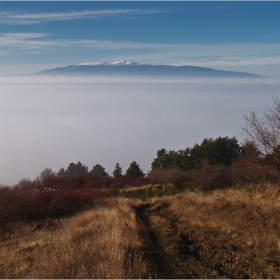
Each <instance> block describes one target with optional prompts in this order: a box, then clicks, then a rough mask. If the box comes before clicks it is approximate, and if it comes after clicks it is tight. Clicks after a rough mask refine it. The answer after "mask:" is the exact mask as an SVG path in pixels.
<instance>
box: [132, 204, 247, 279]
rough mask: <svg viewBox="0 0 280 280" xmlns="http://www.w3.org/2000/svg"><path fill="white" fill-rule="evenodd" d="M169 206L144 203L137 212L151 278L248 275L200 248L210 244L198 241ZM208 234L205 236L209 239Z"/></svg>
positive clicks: (240, 276)
mask: <svg viewBox="0 0 280 280" xmlns="http://www.w3.org/2000/svg"><path fill="white" fill-rule="evenodd" d="M168 207H169V205H168V204H160V205H152V204H149V203H147V204H143V205H142V206H141V207H139V208H138V209H137V211H136V212H137V216H138V222H139V224H140V225H141V228H142V237H143V239H144V240H145V258H146V260H147V263H148V267H149V270H150V272H151V275H152V277H153V278H165V279H172V278H173V279H174V278H185V279H188V278H243V279H244V278H248V276H247V275H246V273H243V272H242V271H240V270H239V272H237V271H235V270H234V267H232V268H230V266H227V265H226V264H225V263H222V262H221V260H219V258H216V260H215V257H214V255H213V256H212V254H215V252H212V253H211V252H208V251H207V250H206V248H203V247H204V246H209V244H210V243H208V241H207V240H206V244H205V243H202V242H199V241H197V240H196V238H194V235H193V234H192V232H191V231H188V230H186V228H184V227H182V226H181V225H180V223H179V222H178V221H177V220H176V218H175V217H174V216H172V214H171V212H170V211H168ZM195 234H197V233H195ZM209 234H210V235H211V233H209ZM213 234H214V233H213ZM215 234H216V233H215ZM215 234H214V235H215ZM210 235H209V236H207V238H208V237H209V238H211V237H210ZM214 237H215V236H214ZM217 238H219V237H217V236H216V239H217ZM224 250H225V251H230V250H231V248H224Z"/></svg>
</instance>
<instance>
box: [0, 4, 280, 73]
mask: <svg viewBox="0 0 280 280" xmlns="http://www.w3.org/2000/svg"><path fill="white" fill-rule="evenodd" d="M279 14H280V2H161V1H160V2H134V1H132V2H130V1H129V2H118V1H114V2H75V1H71V2H68V1H67V2H36V1H35V2H33V1H31V2H25V1H20V2H9V1H8V2H0V61H1V64H0V74H17V73H19V74H20V73H32V72H35V71H39V70H43V69H46V68H53V67H58V66H65V65H69V64H77V63H83V62H91V61H116V60H129V61H135V62H138V63H150V64H171V65H196V66H202V67H211V68H215V69H222V70H233V71H246V72H252V73H256V74H261V75H265V76H268V77H280V17H279Z"/></svg>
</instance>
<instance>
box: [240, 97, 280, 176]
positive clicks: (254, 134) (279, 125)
mask: <svg viewBox="0 0 280 280" xmlns="http://www.w3.org/2000/svg"><path fill="white" fill-rule="evenodd" d="M272 105H273V106H272V108H271V109H270V110H269V112H264V114H263V118H257V117H256V114H255V112H251V113H250V115H249V116H244V119H245V121H246V125H245V127H243V128H242V130H243V131H244V132H245V134H246V135H247V137H248V140H249V141H251V142H252V143H253V144H254V146H255V147H256V148H257V150H258V152H259V157H258V162H259V163H261V164H265V165H269V166H271V167H273V168H274V169H275V170H277V172H279V173H280V99H279V97H278V96H276V95H274V96H273V103H272Z"/></svg>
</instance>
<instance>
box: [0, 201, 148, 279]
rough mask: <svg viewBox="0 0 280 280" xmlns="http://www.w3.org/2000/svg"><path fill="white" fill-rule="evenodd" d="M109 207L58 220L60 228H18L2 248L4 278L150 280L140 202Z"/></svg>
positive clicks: (111, 203)
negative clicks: (141, 232)
mask: <svg viewBox="0 0 280 280" xmlns="http://www.w3.org/2000/svg"><path fill="white" fill-rule="evenodd" d="M108 203H109V205H108ZM108 203H107V205H106V207H102V206H101V207H98V208H95V209H92V210H89V211H86V212H82V213H80V214H77V215H76V216H73V217H72V218H64V219H60V220H56V221H55V225H56V226H55V227H51V228H47V227H43V228H42V229H41V230H37V231H34V225H33V226H26V225H25V226H23V227H21V228H19V229H18V231H17V232H16V234H14V235H13V237H12V238H11V239H10V240H6V241H3V242H1V243H0V275H1V278H68V279H70V278H147V277H149V275H148V274H147V268H146V264H145V262H144V261H143V258H142V257H143V248H142V241H141V239H140V238H139V234H138V233H139V228H138V224H137V221H136V216H135V212H134V211H133V208H132V207H134V206H135V203H136V204H137V202H135V201H132V200H128V199H124V198H122V199H110V200H109V202H108Z"/></svg>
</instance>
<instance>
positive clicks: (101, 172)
mask: <svg viewBox="0 0 280 280" xmlns="http://www.w3.org/2000/svg"><path fill="white" fill-rule="evenodd" d="M89 173H90V174H93V175H95V176H96V177H98V178H106V177H109V175H108V173H107V172H106V171H105V168H104V167H103V166H102V165H100V164H96V165H94V166H93V167H92V169H91V170H90V172H89Z"/></svg>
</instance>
